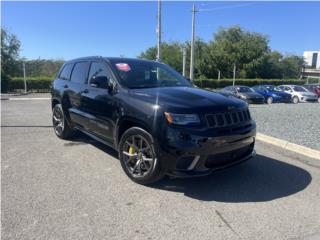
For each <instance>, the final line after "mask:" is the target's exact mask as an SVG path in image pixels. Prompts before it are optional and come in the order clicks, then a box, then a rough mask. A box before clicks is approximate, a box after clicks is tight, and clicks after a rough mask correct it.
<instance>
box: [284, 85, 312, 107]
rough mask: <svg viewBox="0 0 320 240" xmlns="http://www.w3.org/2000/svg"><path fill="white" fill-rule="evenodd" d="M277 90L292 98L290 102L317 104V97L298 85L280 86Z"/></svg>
mask: <svg viewBox="0 0 320 240" xmlns="http://www.w3.org/2000/svg"><path fill="white" fill-rule="evenodd" d="M279 88H280V89H281V90H283V91H285V92H287V93H290V94H291V96H292V102H293V103H298V102H317V101H318V96H317V95H316V94H314V93H312V92H310V91H308V90H307V89H306V88H304V87H302V86H299V85H281V86H279Z"/></svg>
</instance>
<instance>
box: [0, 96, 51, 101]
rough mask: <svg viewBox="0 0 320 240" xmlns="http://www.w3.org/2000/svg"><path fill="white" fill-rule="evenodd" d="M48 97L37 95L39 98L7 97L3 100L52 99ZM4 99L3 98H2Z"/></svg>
mask: <svg viewBox="0 0 320 240" xmlns="http://www.w3.org/2000/svg"><path fill="white" fill-rule="evenodd" d="M50 99H51V98H48V97H37V98H5V99H3V100H11V101H28V100H50ZM1 100H2V99H1Z"/></svg>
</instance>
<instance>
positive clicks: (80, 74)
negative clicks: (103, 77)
mask: <svg viewBox="0 0 320 240" xmlns="http://www.w3.org/2000/svg"><path fill="white" fill-rule="evenodd" d="M89 66H90V63H89V62H78V63H76V65H75V66H74V68H73V71H72V74H71V82H76V83H82V84H83V83H86V82H87V77H88V71H89Z"/></svg>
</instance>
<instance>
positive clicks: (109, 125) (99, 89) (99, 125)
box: [81, 61, 117, 143]
mask: <svg viewBox="0 0 320 240" xmlns="http://www.w3.org/2000/svg"><path fill="white" fill-rule="evenodd" d="M98 77H106V79H108V83H110V84H111V85H113V84H114V83H115V77H114V75H113V73H112V71H111V69H110V67H109V66H108V65H107V63H106V62H104V61H93V62H91V67H90V71H89V77H88V79H89V80H88V84H87V91H86V92H83V93H82V98H81V104H82V106H83V107H84V111H85V112H86V113H87V114H88V115H89V116H90V119H89V121H88V122H87V123H86V124H87V128H89V129H90V132H91V133H93V134H94V135H97V136H98V137H100V138H102V139H104V140H106V141H107V142H109V143H112V142H113V132H114V126H115V119H114V118H116V114H117V111H116V107H115V93H114V92H112V91H110V90H109V89H108V86H107V85H108V84H103V85H101V86H99V85H97V84H94V83H93V81H94V80H93V79H94V78H98Z"/></svg>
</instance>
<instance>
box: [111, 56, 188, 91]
mask: <svg viewBox="0 0 320 240" xmlns="http://www.w3.org/2000/svg"><path fill="white" fill-rule="evenodd" d="M113 65H114V68H115V69H116V71H117V72H118V74H119V76H120V82H121V84H122V85H124V86H125V87H127V88H151V87H178V86H180V87H181V86H191V84H190V83H189V82H188V81H187V80H186V79H185V78H184V77H182V76H181V75H180V74H179V73H177V72H176V71H174V70H173V69H171V68H170V67H168V66H167V65H165V64H161V63H157V62H145V61H139V60H132V61H130V60H128V61H126V60H124V61H121V62H120V61H119V62H113Z"/></svg>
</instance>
